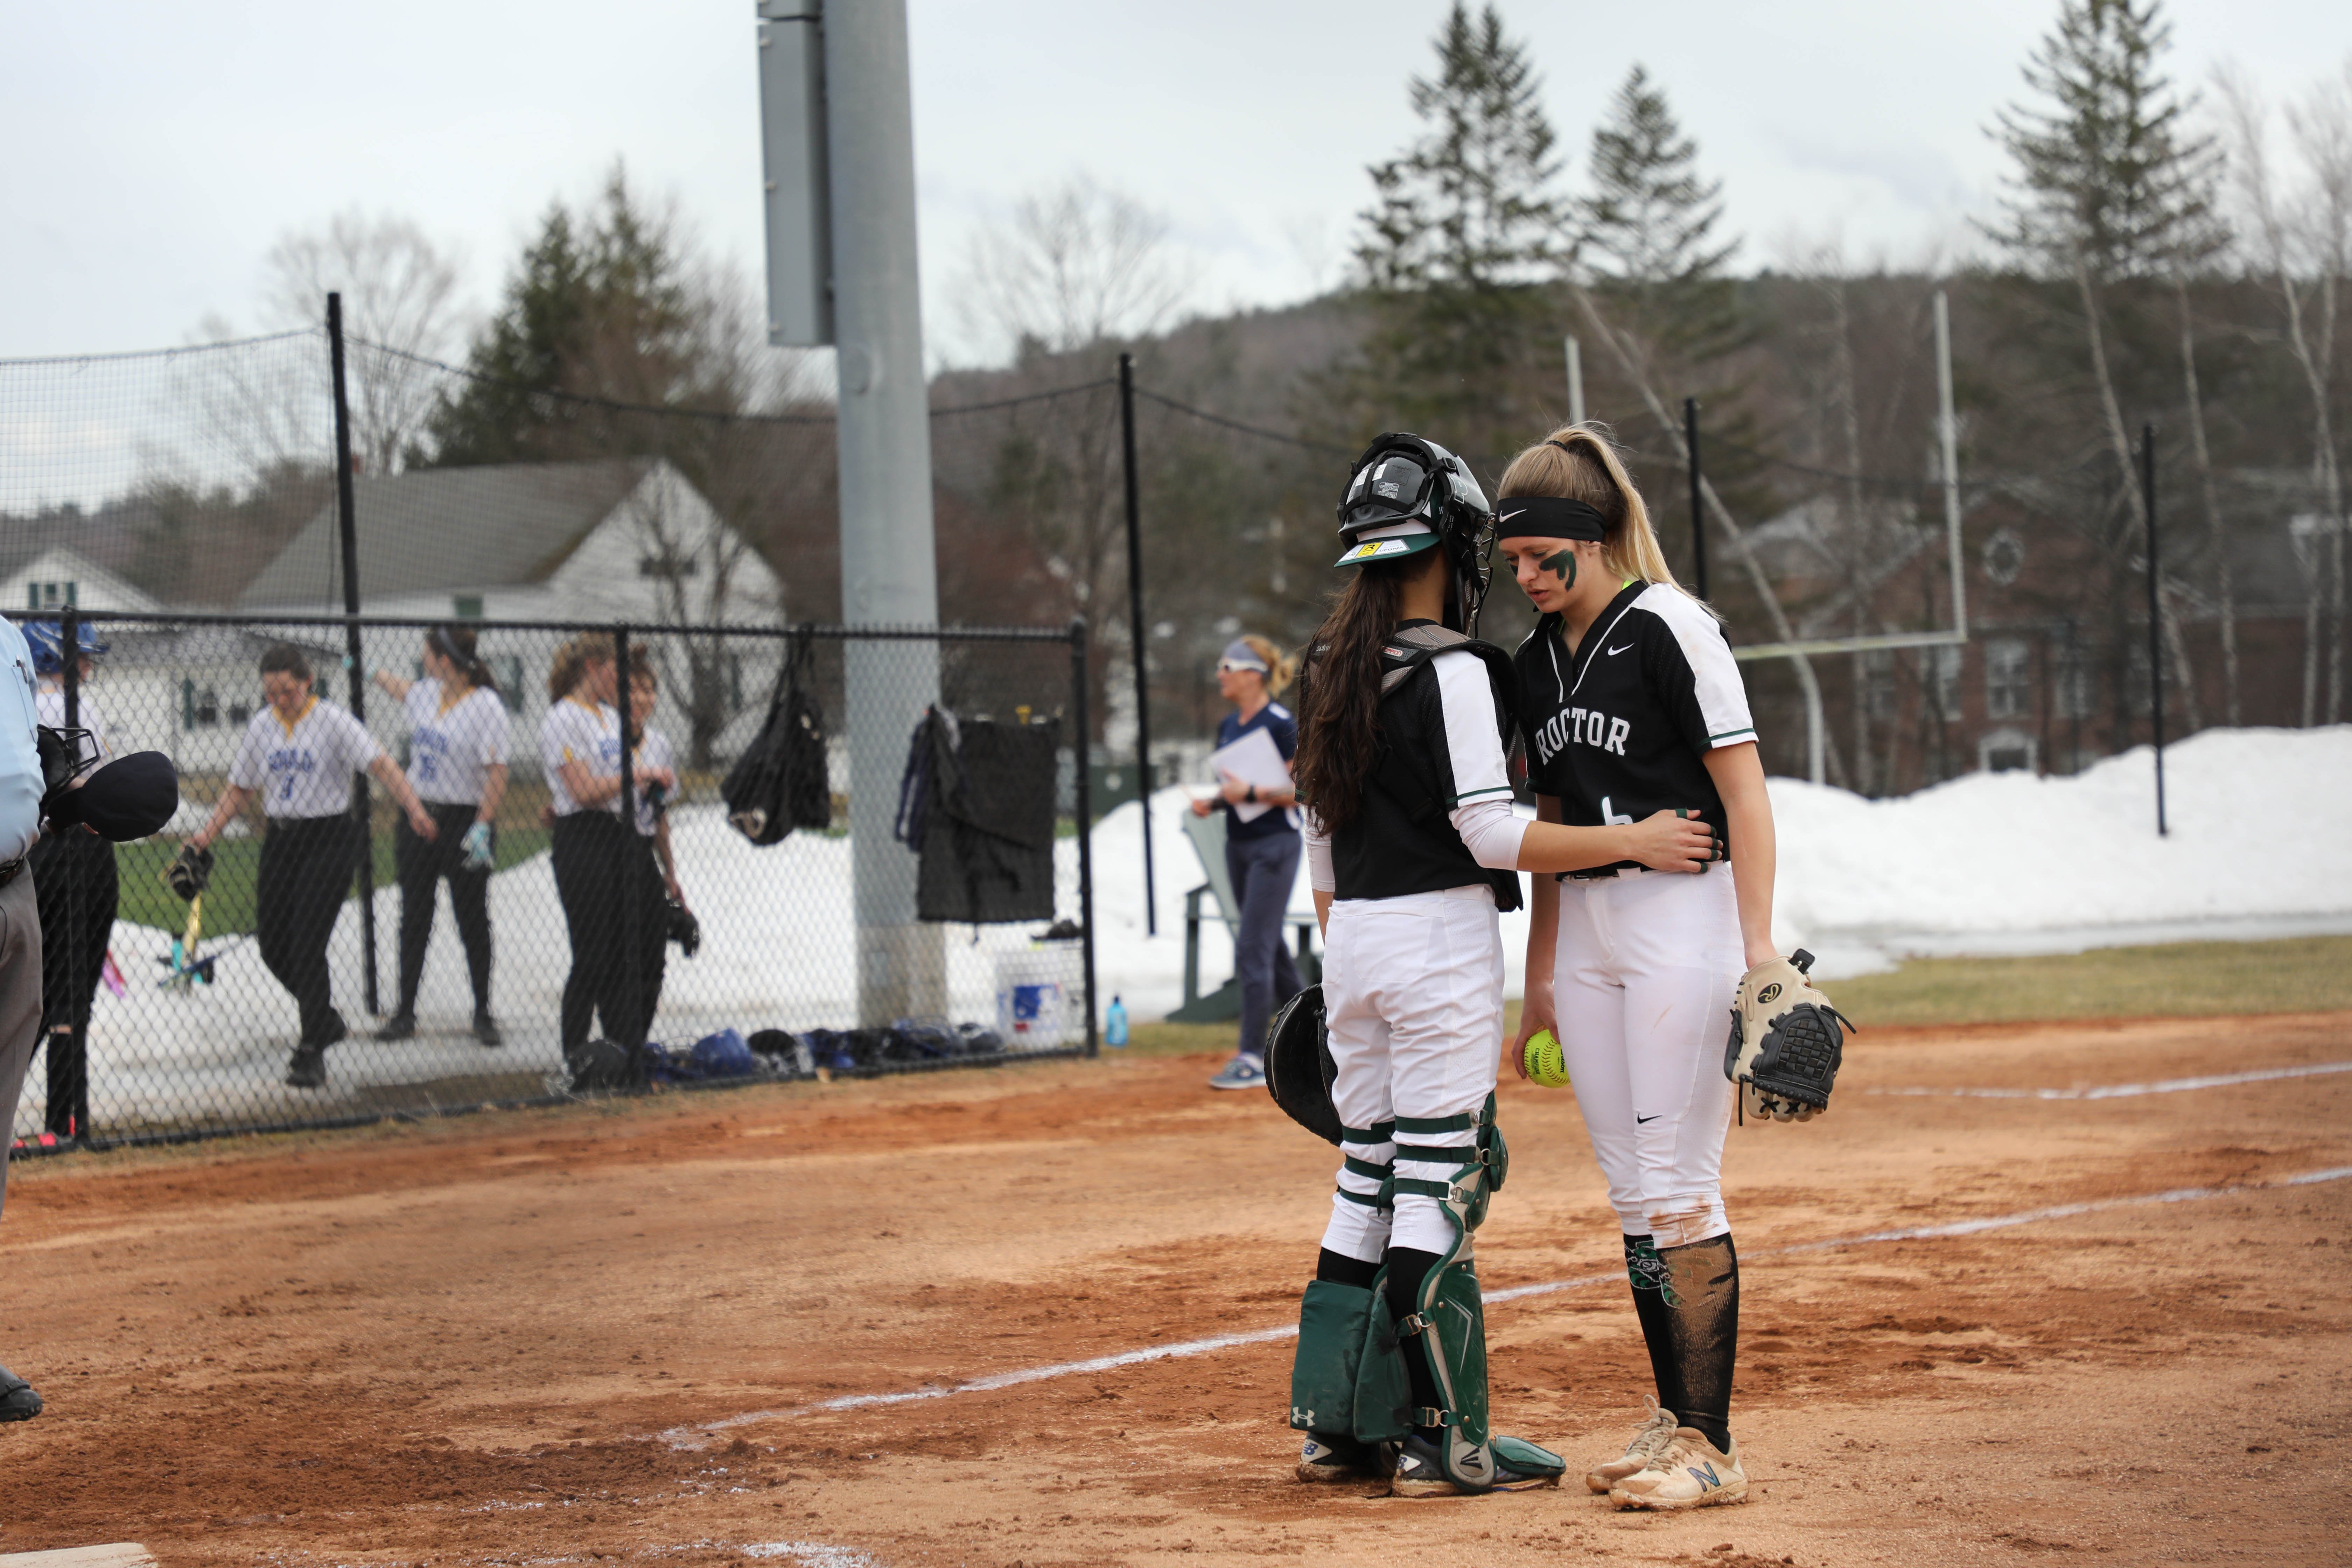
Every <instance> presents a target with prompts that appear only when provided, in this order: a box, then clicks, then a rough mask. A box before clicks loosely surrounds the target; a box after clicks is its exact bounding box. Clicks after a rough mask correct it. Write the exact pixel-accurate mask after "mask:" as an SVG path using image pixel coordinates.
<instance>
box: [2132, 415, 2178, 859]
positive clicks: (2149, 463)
mask: <svg viewBox="0 0 2352 1568" xmlns="http://www.w3.org/2000/svg"><path fill="white" fill-rule="evenodd" d="M2139 493H2140V503H2141V504H2142V505H2143V506H2144V507H2146V508H2147V716H2148V719H2149V721H2150V722H2151V723H2152V724H2153V725H2154V734H2155V738H2156V836H2157V837H2158V838H2163V837H2168V835H2169V833H2170V831H2171V830H2170V829H2169V828H2168V827H2167V826H2166V825H2165V820H2164V592H2163V589H2162V587H2161V586H2160V585H2159V584H2160V582H2161V578H2160V575H2159V574H2160V572H2161V570H2162V568H2161V567H2160V565H2159V563H2158V560H2157V553H2156V425H2155V422H2154V421H2150V422H2148V423H2147V424H2145V425H2142V426H2140V427H2139Z"/></svg>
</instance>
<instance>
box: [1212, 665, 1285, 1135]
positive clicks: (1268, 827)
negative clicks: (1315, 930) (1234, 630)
mask: <svg viewBox="0 0 2352 1568" xmlns="http://www.w3.org/2000/svg"><path fill="white" fill-rule="evenodd" d="M1294 673H1296V666H1295V665H1294V664H1293V662H1292V661H1291V660H1290V659H1288V658H1284V657H1283V655H1282V653H1281V652H1280V650H1278V649H1277V648H1276V647H1275V646H1274V645H1273V644H1272V643H1270V642H1268V641H1266V639H1265V638H1264V637H1236V638H1234V640H1233V642H1232V643H1230V644H1228V645H1227V646H1226V648H1225V651H1224V652H1223V654H1221V655H1219V656H1218V658H1217V694H1218V695H1219V696H1220V697H1223V699H1224V700H1226V701H1228V702H1230V703H1232V704H1233V705H1234V710H1233V711H1232V712H1231V713H1228V714H1226V715H1225V716H1224V718H1223V720H1222V721H1219V723H1218V725H1217V744H1218V745H1219V746H1230V745H1232V744H1233V743H1234V742H1235V741H1238V740H1240V739H1241V738H1242V737H1243V736H1244V735H1246V734H1248V733H1249V732H1250V731H1252V730H1264V731H1265V732H1266V735H1267V737H1268V738H1269V739H1270V740H1272V741H1273V742H1274V745H1275V750H1276V751H1278V752H1281V753H1282V760H1283V761H1284V762H1285V763H1287V762H1289V760H1290V759H1291V758H1292V757H1293V756H1295V755H1296V754H1297V751H1298V721H1297V720H1296V719H1294V718H1292V717H1291V713H1290V710H1289V709H1287V708H1285V707H1284V706H1283V705H1282V704H1281V703H1279V702H1276V700H1275V698H1276V696H1278V695H1280V693H1281V692H1282V690H1283V689H1284V688H1285V687H1286V686H1288V685H1289V684H1290V678H1291V676H1292V675H1293V674H1294ZM1223 795H1224V798H1223V800H1222V801H1220V802H1211V801H1205V800H1203V801H1196V802H1194V803H1193V805H1192V809H1193V810H1194V811H1195V812H1197V813H1199V814H1200V815H1202V816H1207V815H1208V814H1209V813H1210V812H1211V811H1223V813H1224V814H1225V874H1226V876H1227V877H1229V878H1230V879H1232V881H1233V885H1234V910H1232V911H1231V912H1232V913H1233V914H1234V917H1235V918H1236V919H1237V920H1238V921H1240V925H1241V929H1240V931H1238V932H1237V933H1236V934H1235V936H1234V979H1236V980H1238V981H1240V982H1241V988H1242V1035H1241V1042H1240V1048H1239V1049H1238V1050H1236V1051H1235V1052H1234V1059H1233V1060H1232V1061H1230V1062H1227V1063H1226V1064H1225V1067H1224V1070H1223V1071H1222V1072H1220V1073H1218V1074H1217V1076H1216V1077H1214V1078H1213V1079H1210V1080H1209V1087H1210V1088H1212V1089H1259V1088H1263V1087H1264V1086H1265V1025H1266V1020H1267V1019H1269V1018H1271V1017H1273V1016H1274V1010H1275V1009H1276V1007H1278V1006H1280V1005H1282V1004H1283V1003H1285V1002H1287V1001H1289V1000H1290V998H1291V997H1293V996H1295V995H1297V993H1298V989H1299V986H1298V968H1297V965H1296V964H1294V963H1291V961H1290V950H1289V949H1287V948H1286V947H1284V946H1283V945H1282V915H1283V911H1284V910H1286V909H1288V908H1289V907H1290V892H1291V889H1292V888H1293V886H1295V885H1296V884H1297V880H1298V850H1299V844H1298V810H1297V806H1298V792H1297V791H1296V790H1294V789H1292V788H1291V787H1290V786H1289V785H1288V784H1283V785H1279V786H1276V787H1265V788H1261V787H1259V786H1257V785H1254V784H1243V783H1241V782H1240V781H1239V780H1236V779H1232V778H1228V779H1225V780H1223ZM1240 805H1265V806H1271V807H1272V808H1273V809H1272V810H1269V811H1265V812H1260V813H1259V814H1257V815H1256V816H1254V817H1253V818H1252V819H1251V820H1249V821H1247V822H1244V821H1243V820H1242V819H1241V814H1240V813H1239V812H1238V811H1236V810H1234V807H1236V806H1240Z"/></svg>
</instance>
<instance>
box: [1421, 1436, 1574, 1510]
mask: <svg viewBox="0 0 2352 1568" xmlns="http://www.w3.org/2000/svg"><path fill="white" fill-rule="evenodd" d="M1486 1451H1487V1452H1488V1454H1490V1455H1491V1456H1492V1457H1493V1458H1494V1475H1493V1476H1492V1477H1491V1478H1490V1479H1488V1480H1487V1482H1486V1484H1485V1485H1483V1486H1464V1485H1462V1484H1460V1483H1459V1482H1456V1481H1454V1480H1453V1479H1450V1478H1449V1477H1448V1476H1447V1475H1446V1473H1445V1467H1444V1462H1443V1461H1442V1460H1440V1459H1439V1458H1438V1454H1437V1448H1436V1446H1435V1445H1434V1444H1433V1443H1431V1442H1430V1441H1429V1439H1428V1438H1426V1437H1423V1436H1421V1435H1420V1434H1418V1433H1415V1434H1414V1435H1413V1436H1410V1437H1407V1438H1406V1439H1405V1440H1404V1443H1403V1445H1402V1447H1399V1448H1398V1449H1397V1458H1396V1479H1394V1480H1392V1481H1391V1482H1390V1483H1389V1489H1390V1491H1391V1492H1393V1493H1394V1494H1395V1495H1396V1496H1398V1497H1476V1496H1478V1495H1479V1494H1480V1493H1482V1492H1517V1491H1526V1490H1528V1489H1529V1488H1531V1487H1556V1486H1558V1485H1559V1475H1560V1471H1561V1470H1563V1469H1565V1468H1567V1467H1566V1466H1564V1465H1562V1464H1560V1463H1559V1456H1558V1455H1556V1454H1553V1453H1550V1452H1549V1451H1548V1450H1545V1449H1542V1448H1538V1447H1536V1446H1535V1445H1534V1444H1532V1443H1521V1442H1518V1441H1517V1440H1516V1439H1514V1438H1510V1437H1495V1438H1490V1439H1488V1441H1487V1444H1486ZM1522 1455H1524V1456H1525V1458H1524V1460H1522V1459H1521V1458H1520V1457H1521V1456H1522Z"/></svg>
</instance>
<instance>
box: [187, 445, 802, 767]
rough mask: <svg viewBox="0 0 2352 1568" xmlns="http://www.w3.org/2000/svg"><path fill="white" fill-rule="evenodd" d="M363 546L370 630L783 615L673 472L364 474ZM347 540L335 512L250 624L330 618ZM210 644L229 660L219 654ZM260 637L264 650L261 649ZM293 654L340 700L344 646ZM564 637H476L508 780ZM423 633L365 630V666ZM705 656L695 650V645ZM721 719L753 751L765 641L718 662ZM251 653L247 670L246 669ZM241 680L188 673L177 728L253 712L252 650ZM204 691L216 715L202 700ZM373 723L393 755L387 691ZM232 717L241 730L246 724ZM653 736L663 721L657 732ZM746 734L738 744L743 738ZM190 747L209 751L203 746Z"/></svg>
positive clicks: (274, 575)
mask: <svg viewBox="0 0 2352 1568" xmlns="http://www.w3.org/2000/svg"><path fill="white" fill-rule="evenodd" d="M352 518H353V521H354V525H355V531H356V532H357V535H358V540H359V583H360V591H361V607H362V610H363V611H364V612H365V613H367V614H369V615H371V616H412V617H415V618H416V619H418V620H421V621H450V620H457V621H471V620H490V621H499V620H532V621H573V622H578V621H585V622H607V623H608V622H614V621H623V620H625V621H628V622H630V623H632V624H634V625H637V626H647V627H654V626H708V625H710V624H713V623H719V624H729V625H738V626H772V625H775V624H777V623H778V622H779V621H781V619H782V602H783V584H782V583H781V582H780V581H779V580H778V579H777V577H776V575H775V574H774V573H773V572H772V571H771V570H770V569H769V567H768V564H767V563H766V562H765V561H763V560H762V559H761V557H760V555H759V553H758V552H756V551H754V550H752V549H751V548H750V547H749V545H748V543H747V542H745V541H744V539H743V538H742V536H741V535H740V534H739V533H737V532H736V531H734V529H733V528H731V527H730V526H729V524H728V523H727V521H726V520H725V519H723V518H721V517H720V516H719V513H718V511H717V510H716V509H715V508H713V507H712V506H711V505H710V503H709V500H706V499H704V497H703V496H702V495H701V493H700V492H699V491H698V490H697V489H695V487H694V486H693V484H691V483H690V482H689V481H688V479H687V478H686V477H685V476H684V475H683V474H681V473H679V472H678V470H677V468H674V467H672V466H671V465H670V464H669V463H668V462H667V460H665V459H662V458H618V459H608V460H601V461H596V462H583V463H511V464H493V465H482V466H478V467H471V468H424V469H418V470H415V471H413V472H410V473H404V474H396V475H388V476H383V477H377V478H361V479H356V480H354V481H353V485H352ZM339 536H340V529H339V527H338V522H337V517H336V510H335V508H334V506H333V504H332V503H330V504H329V505H327V506H326V507H324V508H322V509H321V510H320V512H319V514H318V515H317V516H315V517H313V518H312V519H311V520H310V522H308V523H307V524H305V525H304V526H303V528H302V530H301V531H300V532H299V533H298V534H296V535H295V536H294V538H293V540H292V541H291V542H289V543H288V544H287V546H286V547H285V549H284V550H282V551H281V552H279V553H278V557H277V558H276V559H275V560H273V561H272V562H271V563H269V564H268V566H267V567H265V568H264V569H263V570H262V572H261V574H260V575H259V576H258V577H257V578H256V579H255V580H254V582H253V584H252V585H251V586H250V587H248V588H247V590H246V592H245V594H244V595H242V597H240V599H239V600H238V602H237V608H238V609H239V610H241V611H245V612H248V613H251V614H254V615H257V616H269V615H272V614H278V615H305V616H312V615H319V614H321V613H327V614H340V613H341V610H342V608H343V588H342V578H341V571H340V563H341V550H340V548H339V545H338V540H339ZM199 640H200V641H204V647H205V650H207V651H213V652H221V653H226V651H227V648H228V644H227V642H226V640H225V639H222V638H218V637H215V638H211V639H209V640H205V639H199ZM263 640H264V641H268V640H274V639H270V638H268V637H265V638H263ZM293 640H296V641H298V642H300V643H302V644H304V645H306V646H314V647H318V648H319V649H320V654H321V657H322V658H323V662H320V660H319V659H314V661H313V662H314V663H317V664H318V666H319V670H320V678H321V679H320V692H321V694H322V695H324V696H327V697H329V698H331V699H332V700H335V701H338V702H341V701H344V700H346V698H347V689H348V677H347V676H346V675H345V674H344V672H343V669H342V654H341V637H340V634H338V633H337V632H335V631H333V630H332V629H331V628H318V627H311V628H304V629H301V630H300V631H299V635H297V636H296V637H294V639H293ZM561 640H562V635H561V634H559V633H551V632H539V631H530V632H525V631H509V630H499V629H496V628H490V629H486V630H485V631H484V632H483V633H482V634H481V640H480V644H479V651H480V653H481V654H482V656H483V658H484V659H485V661H486V662H487V663H488V666H489V668H490V669H491V671H492V673H493V674H494V675H495V676H496V677H497V679H498V681H499V687H500V688H501V689H502V691H503V692H504V694H505V696H506V699H507V706H508V709H509V711H510V712H511V713H512V714H513V715H514V721H515V748H514V753H515V759H516V763H517V764H518V767H519V768H521V769H532V768H535V766H536V761H537V753H536V749H535V746H534V745H533V744H532V743H531V737H534V736H536V734H537V732H538V727H539V722H540V719H541V716H542V715H543V714H544V712H545V711H546V707H547V696H546V690H545V687H544V681H545V679H546V674H547V668H548V661H549V658H550V656H551V653H552V652H553V650H554V648H555V647H556V646H557V644H558V643H560V642H561ZM422 641H423V633H422V630H421V629H420V630H417V631H405V630H404V631H387V630H383V629H380V628H376V629H371V630H369V631H368V632H367V633H366V635H365V637H364V638H363V642H362V655H363V664H364V666H365V668H367V669H368V670H374V669H377V668H384V669H389V670H391V671H393V672H394V673H396V674H399V675H402V676H413V675H415V674H416V673H418V672H419V671H420V669H421V664H420V661H419V655H420V649H421V644H422ZM650 646H651V647H652V649H653V650H654V660H655V663H656V666H657V668H661V669H662V670H663V671H664V674H665V677H666V679H667V682H668V684H669V686H670V689H672V691H673V692H674V691H676V689H677V686H678V685H679V684H680V683H682V681H683V680H684V679H685V660H684V658H683V657H682V652H683V650H682V647H681V646H680V641H679V639H678V638H677V637H653V638H652V639H651V645H650ZM708 647H709V645H706V648H708ZM716 651H717V653H718V656H719V659H720V661H721V664H720V668H721V670H722V679H723V683H724V691H725V700H726V704H727V707H728V709H729V710H730V714H732V715H734V716H735V717H736V719H738V720H739V721H738V722H731V723H730V726H729V729H728V731H727V733H726V734H725V735H723V736H722V737H721V741H720V744H721V746H722V748H725V747H728V746H729V744H730V742H734V741H740V740H741V739H745V738H748V731H750V730H751V729H752V728H754V727H756V724H757V721H758V718H759V711H760V709H761V702H762V700H763V699H764V697H765V695H766V693H767V690H768V687H769V683H770V681H771V680H772V679H773V674H774V669H775V667H776V661H777V659H778V658H780V657H781V654H782V647H781V645H777V644H771V643H768V642H766V641H764V640H762V641H759V642H756V643H749V644H743V645H738V644H735V643H731V642H730V643H728V644H725V645H723V646H722V647H718V648H717V649H716ZM247 654H250V655H252V657H251V658H246V657H245V656H246V655H247ZM236 657H237V658H239V659H241V660H242V661H243V667H242V668H241V669H240V668H233V667H231V666H226V665H206V666H205V667H204V668H201V669H193V668H192V669H191V670H189V671H187V672H185V673H184V676H183V680H184V683H185V686H186V689H185V690H184V693H183V695H184V696H185V697H186V699H187V700H185V701H184V702H183V703H182V704H181V705H180V709H179V712H180V715H181V718H182V720H183V721H184V725H185V726H186V728H185V730H184V732H185V733H186V734H188V735H190V736H194V734H195V733H196V732H197V731H202V730H204V729H205V728H207V727H208V721H207V719H206V717H205V715H206V713H207V712H208V711H209V712H213V713H216V714H217V719H216V720H215V721H209V722H213V723H217V725H218V726H219V727H221V728H223V729H224V730H226V729H227V728H228V724H229V721H230V719H231V717H232V716H234V715H236V714H238V713H243V714H245V715H247V716H249V715H250V712H251V710H252V705H253V703H255V702H257V700H259V699H258V693H259V681H260V678H259V675H258V673H257V671H256V670H255V668H254V660H255V659H257V658H258V650H257V648H251V649H248V648H244V647H239V648H238V649H237V650H236ZM208 687H209V689H212V690H214V691H215V693H216V694H217V699H218V700H217V701H216V702H215V703H214V704H213V705H211V707H210V708H209V709H208V708H207V706H206V704H205V702H204V700H203V696H204V692H205V689H207V688H208ZM368 703H369V706H368V721H369V727H370V728H371V729H372V730H373V731H375V733H376V735H377V738H378V739H379V740H380V741H382V742H383V744H384V746H385V747H386V749H388V750H391V751H393V752H395V753H396V754H397V753H398V752H399V750H400V745H401V742H402V740H403V738H404V728H405V726H404V721H403V720H402V717H401V714H400V712H399V710H398V707H397V705H396V704H394V703H393V702H391V701H390V700H388V699H386V698H385V697H384V696H383V694H382V693H381V692H376V691H371V692H370V694H369V699H368ZM242 722H243V721H242V720H241V719H240V720H238V721H237V723H238V726H239V727H240V728H241V726H242ZM657 722H662V721H657ZM664 727H665V728H667V730H668V731H669V732H670V733H671V735H672V737H673V739H674V740H676V741H677V742H678V743H679V744H680V746H681V747H682V746H683V744H684V739H685V736H684V731H685V729H686V721H685V719H684V716H683V715H682V714H679V713H678V712H677V710H676V709H675V708H672V709H671V710H670V716H669V719H668V720H667V722H666V723H665V725H664ZM739 729H740V730H743V731H746V732H747V733H746V734H745V735H740V736H739V735H737V734H736V733H735V731H737V730H739ZM198 750H200V751H205V752H207V753H208V752H209V748H207V747H203V746H201V745H200V746H199V747H198Z"/></svg>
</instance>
